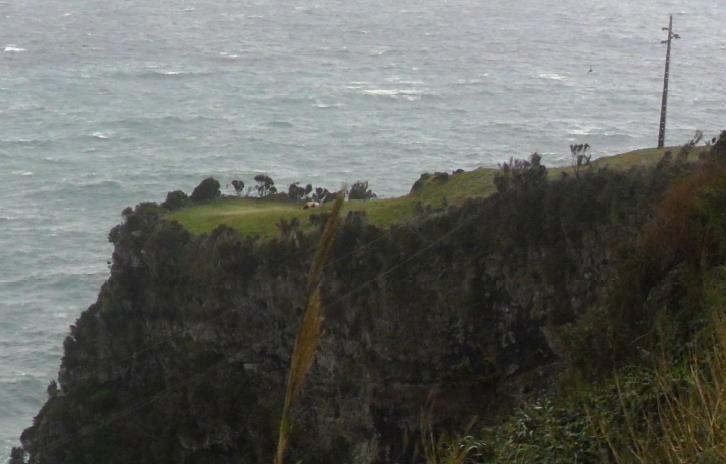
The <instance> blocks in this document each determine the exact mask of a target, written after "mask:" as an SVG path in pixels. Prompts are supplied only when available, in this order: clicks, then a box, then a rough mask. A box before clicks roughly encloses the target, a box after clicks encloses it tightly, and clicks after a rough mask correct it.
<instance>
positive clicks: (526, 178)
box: [494, 153, 547, 193]
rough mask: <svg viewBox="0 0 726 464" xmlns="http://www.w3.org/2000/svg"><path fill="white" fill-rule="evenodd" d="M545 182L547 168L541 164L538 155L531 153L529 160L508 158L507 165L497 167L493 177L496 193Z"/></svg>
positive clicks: (540, 158)
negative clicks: (497, 169)
mask: <svg viewBox="0 0 726 464" xmlns="http://www.w3.org/2000/svg"><path fill="white" fill-rule="evenodd" d="M545 180H547V168H546V167H545V166H544V165H543V164H542V157H541V156H540V155H539V153H532V155H531V156H530V157H529V160H523V159H514V158H510V159H509V163H506V162H505V163H502V164H500V165H499V171H497V173H496V174H495V175H494V186H495V187H496V188H497V192H499V193H503V192H506V191H507V190H515V189H521V188H524V187H529V186H536V185H541V184H542V183H543V182H544V181H545Z"/></svg>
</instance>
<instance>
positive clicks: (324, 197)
mask: <svg viewBox="0 0 726 464" xmlns="http://www.w3.org/2000/svg"><path fill="white" fill-rule="evenodd" d="M334 198H335V197H334V194H333V193H331V192H330V191H328V189H326V188H324V187H315V192H313V195H312V197H311V199H312V200H313V201H316V202H318V203H328V202H330V201H333V199H334Z"/></svg>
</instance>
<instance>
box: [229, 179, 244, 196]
mask: <svg viewBox="0 0 726 464" xmlns="http://www.w3.org/2000/svg"><path fill="white" fill-rule="evenodd" d="M230 183H231V184H232V188H234V191H235V193H237V195H242V192H243V191H244V189H245V183H244V182H242V181H241V180H237V179H235V180H233V181H232V182H230Z"/></svg>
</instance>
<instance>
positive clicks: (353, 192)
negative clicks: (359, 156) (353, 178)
mask: <svg viewBox="0 0 726 464" xmlns="http://www.w3.org/2000/svg"><path fill="white" fill-rule="evenodd" d="M373 198H376V194H375V193H373V191H371V190H370V189H369V188H368V181H360V180H359V181H357V182H355V183H354V184H353V185H352V186H351V187H350V191H349V192H348V199H349V200H372V199H373Z"/></svg>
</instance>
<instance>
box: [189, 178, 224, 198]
mask: <svg viewBox="0 0 726 464" xmlns="http://www.w3.org/2000/svg"><path fill="white" fill-rule="evenodd" d="M221 194H222V193H221V192H220V191H219V181H218V180H217V179H215V178H214V177H207V178H206V179H204V180H203V181H202V182H201V183H200V184H199V185H197V186H196V187H195V188H194V191H193V192H192V196H191V199H192V201H205V200H213V199H215V198H218V197H219V196H220V195H221Z"/></svg>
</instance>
